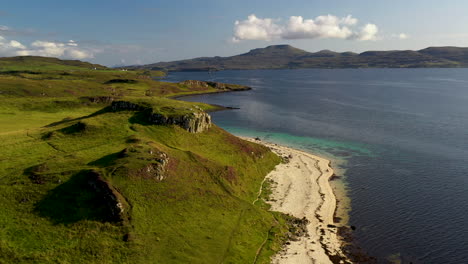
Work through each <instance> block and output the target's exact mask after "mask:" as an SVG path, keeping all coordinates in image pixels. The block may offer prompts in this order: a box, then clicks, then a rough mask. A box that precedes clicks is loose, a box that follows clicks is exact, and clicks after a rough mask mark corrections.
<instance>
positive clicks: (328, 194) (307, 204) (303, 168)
mask: <svg viewBox="0 0 468 264" xmlns="http://www.w3.org/2000/svg"><path fill="white" fill-rule="evenodd" d="M241 138H242V139H244V140H248V141H250V142H255V143H258V144H263V145H265V146H267V147H268V148H270V149H271V150H272V151H273V152H274V153H276V154H277V155H279V156H280V157H283V159H285V160H288V162H286V163H281V164H279V165H277V166H276V167H275V169H274V170H273V171H271V172H270V173H269V174H268V175H267V176H266V177H265V179H267V180H270V181H272V182H273V184H272V189H271V191H272V194H271V196H270V199H269V201H266V202H267V203H269V204H270V205H271V210H272V211H279V212H282V213H286V214H290V215H292V216H294V217H297V218H301V219H302V218H306V219H307V220H308V224H307V231H308V234H307V235H306V236H304V237H300V238H299V239H298V240H297V241H288V242H287V243H286V245H285V247H284V248H283V249H282V250H281V251H280V252H279V253H277V254H276V255H275V256H273V258H272V263H275V264H283V263H285V264H293V263H338V262H340V261H342V263H352V262H351V261H350V260H349V259H348V258H347V256H346V255H345V254H344V252H343V251H342V247H343V246H345V244H346V242H345V241H344V240H343V239H342V238H341V237H340V235H338V233H339V231H338V229H339V227H340V226H339V225H342V223H340V224H337V223H335V221H334V219H335V213H336V208H337V199H336V196H335V193H334V191H333V188H332V186H331V185H330V182H329V181H330V178H332V177H333V175H334V171H333V169H332V168H331V167H330V161H329V160H327V159H324V158H322V157H319V156H316V155H313V154H310V153H307V152H304V151H300V150H297V149H293V148H289V147H285V146H281V145H278V144H274V143H268V142H264V141H260V140H255V139H253V138H247V137H241Z"/></svg>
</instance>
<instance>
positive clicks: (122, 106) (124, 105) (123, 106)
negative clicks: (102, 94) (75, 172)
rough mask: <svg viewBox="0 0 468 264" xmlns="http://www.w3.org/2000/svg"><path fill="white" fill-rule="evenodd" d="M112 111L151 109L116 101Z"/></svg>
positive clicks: (112, 105)
mask: <svg viewBox="0 0 468 264" xmlns="http://www.w3.org/2000/svg"><path fill="white" fill-rule="evenodd" d="M111 108H112V111H142V110H145V109H149V107H145V106H142V105H139V104H135V103H132V102H127V101H115V102H112V104H111Z"/></svg>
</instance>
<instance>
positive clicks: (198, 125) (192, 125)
mask: <svg viewBox="0 0 468 264" xmlns="http://www.w3.org/2000/svg"><path fill="white" fill-rule="evenodd" d="M149 121H150V122H151V123H153V124H156V125H178V126H180V127H182V128H183V129H185V130H187V131H188V132H190V133H200V132H203V131H205V130H207V129H208V128H210V127H211V116H210V115H209V114H207V113H205V112H192V113H191V114H185V115H181V116H171V117H166V116H164V115H161V114H158V113H154V114H151V115H150V117H149Z"/></svg>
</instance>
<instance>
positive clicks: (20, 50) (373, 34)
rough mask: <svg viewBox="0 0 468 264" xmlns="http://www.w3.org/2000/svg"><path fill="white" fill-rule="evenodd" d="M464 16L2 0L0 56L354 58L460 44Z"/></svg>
mask: <svg viewBox="0 0 468 264" xmlns="http://www.w3.org/2000/svg"><path fill="white" fill-rule="evenodd" d="M253 14H254V15H255V17H252V16H251V15H253ZM467 14H468V1H466V0H452V1H451V0H446V1H440V0H439V1H435V0H425V1H423V0H413V1H409V0H406V1H403V0H394V1H377V0H374V1H369V0H353V1H349V0H342V1H338V0H328V1H317V0H288V1H286V0H283V1H277V0H269V1H264V0H261V1H253V0H252V1H244V0H237V1H224V0H218V1H214V0H198V1H195V0H192V1H188V0H187V1H175V0H173V1H128V0H127V1H120V0H113V1H108V0H98V1H96V0H95V1H88V0H82V1H73V2H72V1H63V0H62V1H51V0H43V1H20V0H16V1H4V3H2V4H1V5H0V56H13V55H47V56H56V57H62V58H76V59H82V60H86V61H92V62H97V63H101V64H104V65H116V64H141V63H152V62H157V61H169V60H176V59H184V58H193V57H199V56H215V55H218V56H230V55H235V54H239V53H243V52H247V51H248V50H250V49H252V48H258V47H265V46H268V45H274V44H290V45H293V46H295V47H298V48H302V49H305V50H307V51H318V50H322V49H331V50H336V51H355V52H360V51H364V50H389V49H421V48H425V47H428V46H442V45H444V46H445V45H451V46H468V15H467ZM328 15H331V16H328ZM249 16H251V17H250V18H251V19H249V18H248V17H249ZM320 16H322V18H317V17H320ZM325 16H326V17H325ZM348 16H351V20H349V19H348V20H345V19H346V17H348ZM291 17H293V19H292V18H291ZM299 17H301V19H299V20H298V19H297V18H299ZM325 18H327V19H325ZM348 18H349V17H348ZM236 21H238V23H237V25H236V24H235V23H236ZM368 24H370V25H373V26H371V27H367V29H366V30H365V29H364V28H365V27H366V25H368ZM233 40H234V41H233Z"/></svg>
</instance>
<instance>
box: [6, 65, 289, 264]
mask: <svg viewBox="0 0 468 264" xmlns="http://www.w3.org/2000/svg"><path fill="white" fill-rule="evenodd" d="M0 61H2V62H8V67H10V68H9V69H8V70H3V71H2V73H1V74H0V101H1V105H0V122H1V124H2V126H1V128H0V141H1V142H2V143H1V151H0V161H1V162H0V204H1V205H2V210H1V213H0V226H1V227H2V228H0V263H253V262H254V261H255V260H256V262H257V263H267V262H268V261H269V256H270V255H272V254H273V253H274V252H276V251H278V250H279V249H280V246H281V245H282V243H283V242H284V240H285V238H286V235H287V232H288V231H289V230H288V224H287V223H288V221H289V220H290V218H289V217H288V216H285V215H282V214H279V213H273V212H270V211H268V207H267V206H266V204H265V203H263V202H262V201H261V200H260V202H257V203H255V204H252V203H253V201H255V200H256V198H257V195H258V191H259V189H260V188H261V183H262V181H263V178H264V176H265V175H266V174H267V173H268V172H269V171H270V170H272V169H273V168H274V166H275V165H276V164H278V163H279V162H280V158H279V157H278V156H276V155H274V154H273V153H272V152H271V151H270V150H269V149H268V148H266V147H263V146H261V145H257V144H254V143H250V142H246V141H243V140H240V139H239V138H237V137H234V136H232V135H231V134H229V133H227V132H226V131H224V130H222V129H221V128H219V127H217V126H216V125H214V124H211V121H210V119H209V116H208V115H207V114H206V111H211V110H214V109H217V107H215V106H211V105H206V104H202V103H191V102H182V101H177V100H173V99H170V98H168V97H169V96H174V95H181V94H191V93H204V92H219V91H229V90H236V89H245V87H241V86H232V85H226V84H217V83H203V82H195V81H188V82H184V83H179V84H176V83H172V84H171V83H164V82H159V81H154V80H152V79H151V78H150V76H149V75H148V73H147V72H146V73H145V72H143V71H121V70H111V69H107V68H104V67H99V68H98V67H91V68H92V69H91V68H90V67H89V66H90V65H91V64H87V63H81V62H67V61H60V60H56V59H48V58H35V57H34V58H32V57H26V58H22V59H21V58H14V59H10V58H7V59H0ZM40 65H43V66H44V67H43V66H40ZM5 67H6V66H5ZM94 68H97V69H96V70H95V69H94ZM13 69H15V70H13ZM19 69H21V70H19ZM78 69H79V70H78Z"/></svg>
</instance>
